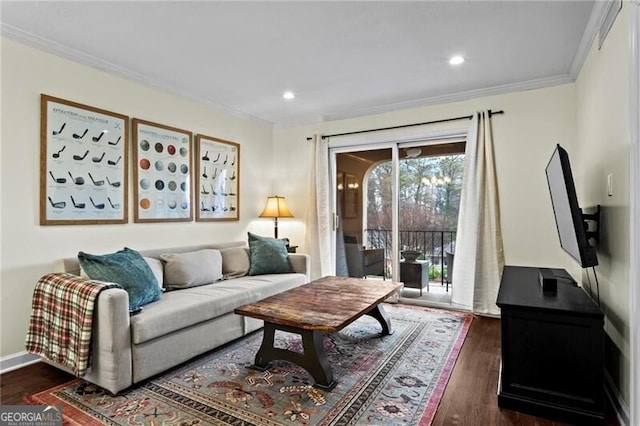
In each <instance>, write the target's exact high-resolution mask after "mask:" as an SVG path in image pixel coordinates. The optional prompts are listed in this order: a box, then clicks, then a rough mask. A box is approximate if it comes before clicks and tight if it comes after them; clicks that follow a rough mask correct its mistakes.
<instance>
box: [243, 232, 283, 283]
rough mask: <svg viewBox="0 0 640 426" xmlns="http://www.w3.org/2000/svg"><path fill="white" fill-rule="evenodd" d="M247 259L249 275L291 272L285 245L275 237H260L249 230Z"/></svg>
mask: <svg viewBox="0 0 640 426" xmlns="http://www.w3.org/2000/svg"><path fill="white" fill-rule="evenodd" d="M249 260H250V263H251V266H250V267H249V275H263V274H286V273H289V272H292V270H291V264H290V263H289V253H287V245H286V243H285V242H284V241H282V240H276V239H275V238H269V237H261V236H260V235H255V234H252V233H251V232H249Z"/></svg>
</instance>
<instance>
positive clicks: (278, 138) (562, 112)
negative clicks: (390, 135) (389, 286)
mask: <svg viewBox="0 0 640 426" xmlns="http://www.w3.org/2000/svg"><path fill="white" fill-rule="evenodd" d="M479 109H492V110H500V109H502V110H504V112H505V114H504V115H497V116H494V117H493V119H492V123H493V130H494V142H495V152H496V163H497V173H498V183H499V190H500V204H501V214H502V230H503V235H504V247H505V257H506V262H507V263H508V264H511V265H533V266H539V265H546V266H555V267H564V268H567V269H571V270H572V271H573V272H576V271H577V269H576V267H575V265H574V264H573V263H572V262H571V260H570V259H569V257H568V256H567V255H565V254H564V252H563V251H562V250H561V249H560V246H559V243H558V237H557V233H556V228H555V223H554V219H553V210H552V207H551V201H550V198H549V192H548V188H547V183H546V177H545V172H544V169H545V167H546V164H547V162H548V160H549V158H550V157H551V154H552V152H553V149H554V147H555V144H556V143H561V144H562V145H563V146H565V147H567V148H568V149H569V150H570V151H571V150H572V148H573V147H574V145H575V143H576V137H575V124H576V123H575V99H574V85H572V84H569V85H562V86H557V87H553V88H547V89H540V90H533V91H526V92H519V93H511V94H506V95H499V96H492V97H486V98H480V99H474V100H469V101H464V102H456V103H452V104H446V105H438V106H431V107H424V108H415V109H410V110H405V111H399V112H393V113H386V114H380V115H376V116H369V117H363V118H357V119H351V120H342V121H335V122H328V123H318V124H316V125H309V126H302V127H296V128H289V129H275V130H274V156H275V158H277V159H278V161H279V167H276V170H277V171H276V174H275V177H274V181H275V182H274V186H275V187H276V188H278V190H279V191H280V192H281V193H282V195H285V196H287V199H288V200H290V204H291V205H292V206H294V208H295V209H296V212H303V211H305V212H306V199H307V194H308V187H307V185H308V183H307V180H308V173H307V170H308V168H309V164H310V156H311V153H310V152H309V151H310V149H309V147H310V144H309V143H308V142H307V141H306V137H308V136H311V135H312V134H313V133H314V131H318V132H320V133H324V134H330V133H338V132H343V131H353V130H359V129H369V128H377V127H386V126H393V125H399V124H408V123H415V122H423V121H428V120H437V119H440V118H449V117H457V116H463V115H469V114H471V113H473V112H474V111H475V110H479ZM469 124H470V122H469V121H462V122H453V123H449V124H447V125H438V127H436V126H432V128H434V129H435V128H445V127H449V128H459V127H461V126H468V125H469ZM369 137H374V136H369ZM363 139H364V140H366V139H367V137H363ZM276 164H278V162H276ZM301 231H303V230H301ZM289 232H291V233H293V232H296V229H291V230H289ZM296 239H299V240H301V241H303V240H304V237H303V235H302V234H300V235H299V236H296Z"/></svg>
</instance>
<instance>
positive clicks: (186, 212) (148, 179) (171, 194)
mask: <svg viewBox="0 0 640 426" xmlns="http://www.w3.org/2000/svg"><path fill="white" fill-rule="evenodd" d="M132 123H133V144H134V148H133V164H134V167H133V172H134V177H133V182H134V197H133V198H134V202H135V208H134V222H190V221H192V220H193V207H192V204H193V203H192V195H191V192H192V189H191V188H192V186H193V173H192V161H191V146H192V137H193V135H192V133H191V132H189V131H187V130H182V129H178V128H175V127H170V126H166V125H163V124H158V123H152V122H150V121H144V120H140V119H137V118H134V119H133V120H132ZM49 180H51V179H49Z"/></svg>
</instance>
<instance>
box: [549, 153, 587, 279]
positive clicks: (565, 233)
mask: <svg viewBox="0 0 640 426" xmlns="http://www.w3.org/2000/svg"><path fill="white" fill-rule="evenodd" d="M546 173H547V183H548V184H549V193H550V194H551V203H552V205H553V213H554V215H555V219H556V226H557V228H558V236H559V237H560V246H561V247H562V248H563V249H564V251H566V252H567V253H568V254H569V256H571V257H572V258H573V260H575V261H576V262H578V264H579V265H580V266H582V267H583V268H588V267H590V266H596V265H597V264H598V258H597V255H596V250H595V248H593V247H591V245H590V244H589V241H588V238H587V229H586V222H585V220H584V217H583V214H582V210H581V209H580V206H579V204H578V197H577V196H576V189H575V186H574V183H573V174H572V173H571V164H570V163H569V154H567V151H565V150H564V149H563V148H562V147H561V146H560V145H557V146H556V149H555V151H554V152H553V155H552V156H551V159H550V160H549V164H547V168H546Z"/></svg>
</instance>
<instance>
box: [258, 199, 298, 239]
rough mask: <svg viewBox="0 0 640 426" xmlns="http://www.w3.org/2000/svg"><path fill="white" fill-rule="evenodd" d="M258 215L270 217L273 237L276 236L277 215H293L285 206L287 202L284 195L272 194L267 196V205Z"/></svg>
mask: <svg viewBox="0 0 640 426" xmlns="http://www.w3.org/2000/svg"><path fill="white" fill-rule="evenodd" d="M260 217H272V218H273V223H274V228H273V235H274V238H278V218H279V217H293V214H292V213H291V211H290V210H289V208H288V207H287V202H286V201H285V199H284V197H279V196H277V195H274V196H272V197H268V198H267V205H266V206H265V207H264V210H263V211H262V213H260Z"/></svg>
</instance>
